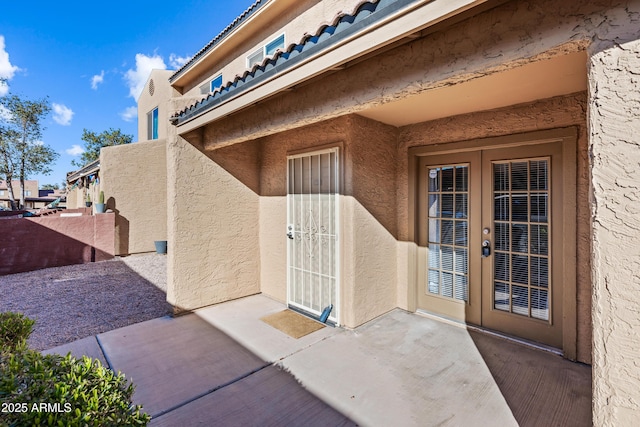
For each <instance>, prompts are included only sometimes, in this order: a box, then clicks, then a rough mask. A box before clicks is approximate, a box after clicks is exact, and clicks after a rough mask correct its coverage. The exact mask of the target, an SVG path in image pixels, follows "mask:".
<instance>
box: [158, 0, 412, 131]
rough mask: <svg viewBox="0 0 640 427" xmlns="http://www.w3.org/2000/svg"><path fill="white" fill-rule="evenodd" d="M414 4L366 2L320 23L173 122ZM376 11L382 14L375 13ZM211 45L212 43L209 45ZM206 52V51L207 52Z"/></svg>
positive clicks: (405, 0)
mask: <svg viewBox="0 0 640 427" xmlns="http://www.w3.org/2000/svg"><path fill="white" fill-rule="evenodd" d="M412 1H414V0H363V1H361V2H360V3H358V5H357V6H356V7H355V8H354V10H353V12H351V13H346V12H341V13H339V14H337V15H336V17H335V18H334V19H333V20H332V21H331V22H327V23H323V24H321V25H320V26H319V27H318V29H317V30H316V31H315V32H314V33H307V34H305V35H304V37H303V38H302V40H300V41H299V42H298V43H291V44H290V45H289V46H288V47H287V48H286V49H285V50H278V51H277V52H276V53H275V54H274V55H273V56H272V57H267V58H265V59H264V60H263V62H262V63H261V64H255V65H254V66H253V67H252V68H251V69H249V70H246V71H245V72H244V73H243V74H242V76H239V75H237V76H235V78H234V79H233V80H232V81H229V82H227V83H226V84H224V85H222V86H221V87H219V88H218V89H216V90H215V91H214V92H212V93H210V94H208V95H207V96H205V97H203V98H202V99H200V100H198V101H197V102H195V103H194V104H192V105H190V106H189V107H186V108H184V109H183V110H181V111H179V112H177V113H176V114H174V115H173V116H172V117H171V119H170V120H171V121H172V122H173V123H174V124H176V123H180V122H181V121H183V120H187V119H189V118H190V117H193V116H195V115H198V114H200V113H201V112H203V111H205V110H207V109H209V108H211V107H213V106H214V105H217V104H219V103H221V102H223V101H224V99H225V98H227V97H226V96H225V95H227V94H229V93H236V91H238V90H241V89H248V88H249V87H251V86H253V85H255V84H256V83H257V82H258V81H259V80H262V79H263V78H266V77H267V76H268V75H272V74H273V73H277V72H279V71H280V70H282V69H284V68H286V67H288V66H291V65H293V64H294V63H295V62H297V61H296V60H295V58H296V57H298V55H303V54H304V53H306V52H309V50H312V51H315V52H317V51H318V50H321V49H324V48H325V47H328V46H330V45H331V44H332V43H333V42H334V41H335V39H336V38H339V37H340V36H341V35H342V36H344V35H345V34H346V33H347V32H349V31H357V30H358V29H360V28H362V27H363V26H366V25H368V24H369V23H370V22H371V21H375V20H377V18H378V15H384V12H383V11H392V9H396V8H397V7H399V6H402V5H405V4H407V3H411V2H412ZM256 3H258V2H256ZM388 6H389V7H388ZM376 12H380V13H378V14H376ZM374 14H376V16H373V15H374ZM234 22H235V21H234ZM223 32H224V31H223ZM221 34H222V33H221ZM214 40H215V39H214ZM211 45H212V43H210V44H209V45H208V46H211ZM206 49H207V48H205V49H204V50H206ZM201 52H203V50H201V51H200V52H199V53H198V54H201ZM298 59H300V58H298ZM276 67H277V68H276ZM174 76H175V75H174ZM261 77H262V78H261Z"/></svg>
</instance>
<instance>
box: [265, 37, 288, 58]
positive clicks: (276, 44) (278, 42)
mask: <svg viewBox="0 0 640 427" xmlns="http://www.w3.org/2000/svg"><path fill="white" fill-rule="evenodd" d="M278 49H284V34H281V35H280V36H279V37H277V38H275V39H274V40H272V41H270V42H269V43H267V44H266V45H265V47H264V54H265V55H266V56H271V55H273V54H274V53H276V50H278Z"/></svg>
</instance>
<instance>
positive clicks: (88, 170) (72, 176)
mask: <svg viewBox="0 0 640 427" xmlns="http://www.w3.org/2000/svg"><path fill="white" fill-rule="evenodd" d="M99 170H100V159H98V160H94V161H93V162H91V163H87V164H86V165H84V166H83V167H82V168H80V169H78V170H76V171H73V172H69V173H67V182H74V181H75V180H77V179H79V178H82V177H83V176H87V175H91V174H92V173H95V172H98V171H99Z"/></svg>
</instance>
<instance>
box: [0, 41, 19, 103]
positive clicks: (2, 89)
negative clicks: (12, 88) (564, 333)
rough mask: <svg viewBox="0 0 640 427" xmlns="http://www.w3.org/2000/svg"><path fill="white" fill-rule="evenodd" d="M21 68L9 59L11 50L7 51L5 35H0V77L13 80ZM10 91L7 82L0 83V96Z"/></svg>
mask: <svg viewBox="0 0 640 427" xmlns="http://www.w3.org/2000/svg"><path fill="white" fill-rule="evenodd" d="M18 70H20V68H18V67H16V66H15V65H12V64H11V62H10V61H9V52H7V50H6V48H5V44H4V36H2V35H0V78H3V79H7V80H11V79H12V78H13V75H14V74H15V73H16V71H18ZM8 92H9V86H8V85H7V83H6V82H4V83H0V96H4V95H6V94H7V93H8Z"/></svg>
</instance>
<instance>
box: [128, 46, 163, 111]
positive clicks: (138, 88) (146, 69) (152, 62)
mask: <svg viewBox="0 0 640 427" xmlns="http://www.w3.org/2000/svg"><path fill="white" fill-rule="evenodd" d="M166 69H167V65H166V64H165V63H164V60H163V59H162V57H161V56H159V55H153V56H147V55H145V54H143V53H137V54H136V69H135V70H132V69H129V70H127V72H126V73H125V74H124V78H125V80H126V82H127V86H129V96H131V97H132V98H133V99H135V100H136V101H137V100H138V97H139V96H140V94H141V93H142V89H144V85H145V83H146V82H147V79H148V78H149V75H150V74H151V70H166Z"/></svg>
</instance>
